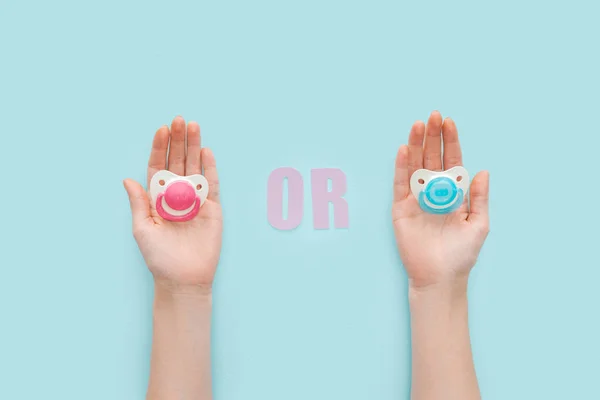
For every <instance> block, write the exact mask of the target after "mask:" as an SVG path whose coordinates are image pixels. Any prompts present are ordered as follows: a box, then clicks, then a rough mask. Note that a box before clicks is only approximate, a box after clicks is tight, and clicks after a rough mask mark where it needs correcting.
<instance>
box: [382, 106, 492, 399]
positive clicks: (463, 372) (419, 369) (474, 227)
mask: <svg viewBox="0 0 600 400" xmlns="http://www.w3.org/2000/svg"><path fill="white" fill-rule="evenodd" d="M458 165H462V154H461V148H460V144H459V140H458V132H457V129H456V125H455V124H454V122H453V121H452V120H451V119H450V118H446V119H445V120H442V116H441V115H440V113H439V112H437V111H434V112H433V113H432V114H431V115H430V117H429V120H428V121H427V124H426V125H425V124H424V123H423V122H421V121H418V122H416V123H415V124H414V125H413V127H412V129H411V131H410V135H409V139H408V145H404V146H401V147H400V149H399V150H398V155H397V158H396V171H395V176H394V201H393V207H392V220H393V223H394V231H395V235H396V241H397V245H398V250H399V252H400V257H401V259H402V263H403V265H404V267H405V269H406V271H407V274H408V278H409V290H408V291H409V304H410V313H411V332H412V354H413V355H412V387H411V399H412V400H480V399H481V395H480V391H479V386H478V383H477V377H476V374H475V367H474V365H473V356H472V352H471V343H470V338H469V326H468V304H467V282H468V277H469V273H470V271H471V269H472V268H473V266H474V265H475V262H476V261H477V258H478V255H479V251H480V250H481V247H482V245H483V243H484V241H485V239H486V237H487V234H488V232H489V216H488V198H489V174H488V172H486V171H483V172H479V173H478V174H477V175H475V177H473V179H472V183H471V187H470V192H469V193H470V194H469V195H470V199H469V200H470V207H469V204H468V202H467V201H466V200H465V202H464V203H463V205H462V207H461V208H460V209H459V210H457V211H455V212H454V213H452V214H448V215H433V214H427V213H425V212H423V211H422V210H421V208H420V207H419V204H418V201H417V199H416V198H415V197H414V196H413V195H412V193H411V192H410V185H409V179H410V176H411V175H412V173H413V172H414V171H416V170H417V169H420V168H426V169H429V170H433V171H442V170H447V169H450V168H452V167H454V166H458Z"/></svg>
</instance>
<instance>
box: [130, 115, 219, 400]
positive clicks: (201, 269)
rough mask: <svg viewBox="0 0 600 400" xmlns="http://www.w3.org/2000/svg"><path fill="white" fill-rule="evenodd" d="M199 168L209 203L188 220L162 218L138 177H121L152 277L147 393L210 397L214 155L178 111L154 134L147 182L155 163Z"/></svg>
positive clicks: (189, 170)
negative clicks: (170, 220)
mask: <svg viewBox="0 0 600 400" xmlns="http://www.w3.org/2000/svg"><path fill="white" fill-rule="evenodd" d="M162 169H168V170H169V171H171V172H173V173H175V174H178V175H193V174H203V175H204V176H205V177H206V179H207V181H208V184H209V194H208V198H207V200H206V202H205V203H204V204H203V205H202V207H201V208H200V211H199V213H198V215H196V216H195V217H194V219H192V220H190V221H187V222H169V221H165V220H163V219H162V218H161V217H160V216H159V215H158V214H157V212H156V210H155V207H154V205H153V204H151V202H150V199H149V195H148V193H147V192H146V190H145V189H144V188H143V187H142V185H141V184H139V183H138V182H135V181H133V180H131V179H126V180H125V181H124V182H123V183H124V186H125V189H126V191H127V194H128V196H129V201H130V205H131V212H132V218H133V233H134V237H135V239H136V241H137V244H138V246H139V248H140V251H141V253H142V255H143V257H144V260H145V262H146V265H147V266H148V269H149V270H150V272H151V273H152V275H153V277H154V323H153V341H152V357H151V365H150V380H149V385H148V392H147V397H146V398H147V399H148V400H164V399H198V400H210V399H212V385H211V371H210V367H211V365H210V323H211V311H212V284H213V279H214V276H215V272H216V269H217V264H218V261H219V255H220V252H221V236H222V230H223V219H222V212H221V204H220V201H219V178H218V175H217V168H216V162H215V158H214V156H213V154H212V152H211V150H210V149H208V148H202V147H201V140H200V127H199V125H198V124H197V123H196V122H190V123H188V124H187V125H186V122H185V120H184V119H183V118H182V117H176V118H175V119H174V120H173V122H172V123H171V126H170V127H168V126H163V127H161V128H160V129H159V130H158V131H157V132H156V135H155V136H154V141H153V143H152V150H151V153H150V160H149V162H148V176H147V185H148V186H149V182H150V179H151V178H152V176H153V175H154V174H155V173H156V172H157V171H159V170H162ZM148 186H147V187H148Z"/></svg>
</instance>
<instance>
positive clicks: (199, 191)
mask: <svg viewBox="0 0 600 400" xmlns="http://www.w3.org/2000/svg"><path fill="white" fill-rule="evenodd" d="M150 196H151V198H152V203H153V204H154V205H155V207H156V212H157V213H158V215H160V216H161V218H163V219H166V220H167V221H175V222H184V221H189V220H191V219H192V218H194V217H195V216H196V215H197V214H198V211H200V207H201V206H202V204H204V202H205V201H206V197H207V196H208V181H207V180H206V178H205V177H203V176H202V175H199V174H197V175H190V176H179V175H176V174H174V173H172V172H171V171H167V170H162V171H158V172H157V173H156V174H154V176H153V177H152V179H151V180H150Z"/></svg>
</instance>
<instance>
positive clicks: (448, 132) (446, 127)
mask: <svg viewBox="0 0 600 400" xmlns="http://www.w3.org/2000/svg"><path fill="white" fill-rule="evenodd" d="M442 138H443V140H444V169H445V170H446V169H450V168H452V167H456V166H458V165H462V152H461V150H460V142H459V141H458V130H457V129H456V125H455V124H454V121H452V119H450V118H446V119H445V120H444V123H443V124H442Z"/></svg>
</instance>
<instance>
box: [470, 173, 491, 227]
mask: <svg viewBox="0 0 600 400" xmlns="http://www.w3.org/2000/svg"><path fill="white" fill-rule="evenodd" d="M470 196H471V197H470V200H471V201H470V203H471V209H470V210H469V221H472V222H476V223H478V224H481V227H482V228H484V229H485V230H488V229H489V215H488V210H489V198H490V174H489V172H488V171H481V172H479V173H477V175H475V177H474V178H473V182H471V189H470Z"/></svg>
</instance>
